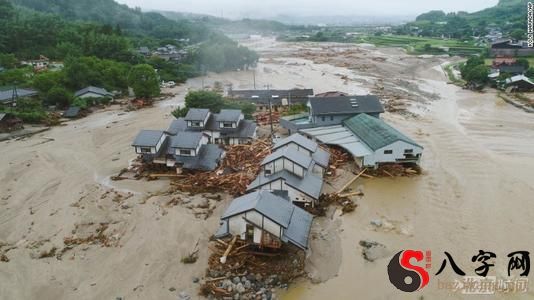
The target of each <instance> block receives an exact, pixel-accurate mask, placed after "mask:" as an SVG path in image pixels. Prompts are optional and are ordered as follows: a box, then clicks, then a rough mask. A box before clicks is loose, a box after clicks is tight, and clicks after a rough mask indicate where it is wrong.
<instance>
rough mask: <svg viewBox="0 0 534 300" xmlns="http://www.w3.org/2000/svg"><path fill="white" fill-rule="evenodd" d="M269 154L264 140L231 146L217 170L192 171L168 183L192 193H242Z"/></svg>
mask: <svg viewBox="0 0 534 300" xmlns="http://www.w3.org/2000/svg"><path fill="white" fill-rule="evenodd" d="M270 153H271V142H270V141H269V140H266V139H264V140H255V141H254V142H252V143H251V144H242V145H232V146H229V147H228V149H227V150H226V157H225V158H224V160H223V162H222V163H221V165H220V167H219V168H218V169H217V170H215V171H213V172H198V173H193V174H190V175H189V176H185V177H184V178H177V179H176V180H175V181H174V182H172V183H171V184H172V185H173V187H174V188H175V189H176V190H179V191H182V192H190V193H193V194H198V193H205V192H220V191H225V192H228V193H229V194H231V195H243V194H244V193H245V192H246V189H247V186H248V185H249V184H250V182H252V181H253V180H254V179H255V178H256V176H257V175H258V173H259V170H260V164H261V162H262V160H263V159H264V158H265V157H266V156H267V155H268V154H270Z"/></svg>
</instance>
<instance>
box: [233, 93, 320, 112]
mask: <svg viewBox="0 0 534 300" xmlns="http://www.w3.org/2000/svg"><path fill="white" fill-rule="evenodd" d="M310 96H313V89H292V90H230V91H228V97H229V98H231V99H234V100H239V101H245V102H250V103H252V104H254V105H256V109H257V110H259V111H261V110H268V109H269V105H271V107H272V109H273V110H275V111H278V110H280V109H282V108H284V107H289V106H291V105H294V104H306V102H308V97H310Z"/></svg>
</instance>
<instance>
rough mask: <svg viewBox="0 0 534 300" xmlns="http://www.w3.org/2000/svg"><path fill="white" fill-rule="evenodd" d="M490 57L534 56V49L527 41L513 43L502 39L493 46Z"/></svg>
mask: <svg viewBox="0 0 534 300" xmlns="http://www.w3.org/2000/svg"><path fill="white" fill-rule="evenodd" d="M490 55H491V56H492V57H498V56H508V57H516V56H531V55H534V48H530V47H529V46H528V42H527V41H513V40H511V39H502V40H498V41H495V42H493V43H492V44H491V48H490Z"/></svg>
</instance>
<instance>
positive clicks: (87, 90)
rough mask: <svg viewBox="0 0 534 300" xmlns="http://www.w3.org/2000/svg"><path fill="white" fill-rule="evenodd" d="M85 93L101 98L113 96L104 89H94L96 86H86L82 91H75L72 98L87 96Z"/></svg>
mask: <svg viewBox="0 0 534 300" xmlns="http://www.w3.org/2000/svg"><path fill="white" fill-rule="evenodd" d="M87 93H93V94H98V95H101V96H102V97H111V96H113V94H112V93H110V92H108V91H106V89H103V88H99V87H96V86H88V87H86V88H84V89H81V90H79V91H77V92H76V93H74V96H75V97H80V96H82V95H84V94H87Z"/></svg>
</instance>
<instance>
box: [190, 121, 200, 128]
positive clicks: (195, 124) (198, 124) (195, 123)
mask: <svg viewBox="0 0 534 300" xmlns="http://www.w3.org/2000/svg"><path fill="white" fill-rule="evenodd" d="M191 127H200V121H191Z"/></svg>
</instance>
